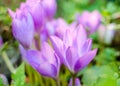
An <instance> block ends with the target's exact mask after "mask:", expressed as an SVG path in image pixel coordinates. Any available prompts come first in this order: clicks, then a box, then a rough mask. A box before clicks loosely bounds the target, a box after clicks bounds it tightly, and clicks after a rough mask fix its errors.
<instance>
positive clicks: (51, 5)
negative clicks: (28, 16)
mask: <svg viewBox="0 0 120 86" xmlns="http://www.w3.org/2000/svg"><path fill="white" fill-rule="evenodd" d="M42 4H43V7H44V10H45V12H46V16H47V17H48V19H52V18H53V17H54V15H55V13H56V9H57V4H56V0H43V1H42Z"/></svg>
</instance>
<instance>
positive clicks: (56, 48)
mask: <svg viewBox="0 0 120 86" xmlns="http://www.w3.org/2000/svg"><path fill="white" fill-rule="evenodd" d="M56 8H57V4H56V1H55V0H27V1H26V2H24V3H21V5H20V8H19V9H17V10H16V12H13V11H11V10H10V9H8V12H9V14H10V16H11V18H12V32H13V36H14V37H15V38H16V40H18V41H19V43H20V51H21V54H22V55H23V56H24V57H25V58H24V59H25V60H26V61H27V62H28V63H29V64H30V65H31V66H32V67H33V68H34V69H35V70H37V71H38V72H39V73H40V74H42V75H43V76H48V77H52V78H54V79H57V78H59V72H60V66H61V64H64V65H65V66H66V67H67V68H68V69H69V71H70V72H71V73H72V75H76V74H77V73H78V72H79V71H80V70H82V69H83V68H84V67H86V66H87V65H88V64H89V63H90V62H91V61H92V60H93V58H94V57H95V55H96V52H97V49H94V50H92V49H91V48H92V39H90V38H88V37H87V31H86V28H89V33H93V32H95V31H96V29H97V27H98V25H99V23H100V19H101V16H100V14H99V13H98V12H97V11H94V12H92V13H89V12H84V13H83V15H82V16H79V17H77V21H74V22H73V23H71V24H68V23H66V22H65V20H64V19H62V18H58V19H54V15H55V13H56ZM88 17H89V19H87V18H88ZM48 39H49V40H50V42H51V43H52V46H53V48H52V47H51V46H50V45H49V43H47V40H48ZM72 83H74V82H72V80H70V84H69V86H72V85H71V84H72ZM75 84H76V85H75V86H80V82H79V79H75Z"/></svg>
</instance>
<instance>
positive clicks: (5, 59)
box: [2, 51, 15, 73]
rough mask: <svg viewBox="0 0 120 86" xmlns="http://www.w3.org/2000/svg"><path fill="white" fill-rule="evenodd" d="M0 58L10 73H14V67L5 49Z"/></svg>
mask: <svg viewBox="0 0 120 86" xmlns="http://www.w3.org/2000/svg"><path fill="white" fill-rule="evenodd" d="M2 58H3V60H4V61H5V63H6V65H7V67H8V69H9V70H10V72H11V73H14V72H15V68H14V67H13V65H12V64H11V62H10V60H9V58H8V56H7V54H6V52H5V51H3V52H2Z"/></svg>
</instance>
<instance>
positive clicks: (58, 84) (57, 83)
mask: <svg viewBox="0 0 120 86" xmlns="http://www.w3.org/2000/svg"><path fill="white" fill-rule="evenodd" d="M56 86H60V79H59V78H57V79H56Z"/></svg>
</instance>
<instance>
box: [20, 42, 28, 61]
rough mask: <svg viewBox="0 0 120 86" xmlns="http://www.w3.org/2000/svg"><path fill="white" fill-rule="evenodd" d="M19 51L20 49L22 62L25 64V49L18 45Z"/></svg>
mask: <svg viewBox="0 0 120 86" xmlns="http://www.w3.org/2000/svg"><path fill="white" fill-rule="evenodd" d="M19 49H20V53H21V55H22V57H23V60H24V61H26V62H27V59H26V49H25V48H24V47H23V46H22V45H21V44H20V45H19Z"/></svg>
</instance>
